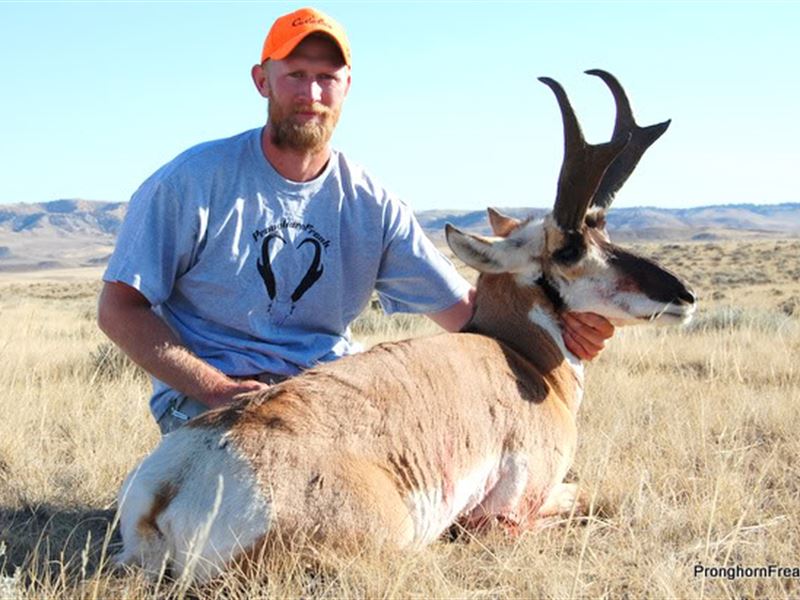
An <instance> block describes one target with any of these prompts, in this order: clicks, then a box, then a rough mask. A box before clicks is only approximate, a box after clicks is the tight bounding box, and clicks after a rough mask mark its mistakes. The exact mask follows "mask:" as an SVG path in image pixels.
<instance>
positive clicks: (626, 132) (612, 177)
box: [586, 69, 670, 209]
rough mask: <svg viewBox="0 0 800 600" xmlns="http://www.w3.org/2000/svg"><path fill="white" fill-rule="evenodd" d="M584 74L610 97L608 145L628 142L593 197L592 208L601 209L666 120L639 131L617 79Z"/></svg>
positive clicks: (604, 73) (595, 71)
mask: <svg viewBox="0 0 800 600" xmlns="http://www.w3.org/2000/svg"><path fill="white" fill-rule="evenodd" d="M586 73H587V74H588V75H594V76H596V77H599V78H600V79H602V80H603V82H604V83H605V84H606V85H607V86H608V88H609V89H610V90H611V94H612V95H613V96H614V103H615V104H616V107H617V116H616V119H615V121H614V133H613V135H612V138H611V139H612V141H613V140H619V139H622V138H624V137H626V136H627V137H629V138H630V141H629V142H628V144H627V146H626V147H625V149H624V150H623V151H622V152H621V153H620V155H619V156H618V157H617V158H616V160H614V162H613V163H612V164H611V166H609V168H608V170H607V171H606V173H605V175H604V176H603V179H602V181H601V182H600V185H599V187H598V188H597V192H596V193H595V195H594V200H593V202H592V204H593V205H594V206H598V207H600V208H604V209H605V208H608V207H609V206H610V205H611V203H612V202H613V201H614V196H615V195H616V193H617V192H618V191H619V189H620V188H621V187H622V186H623V184H624V183H625V182H626V181H627V180H628V177H630V175H631V173H633V170H634V169H635V168H636V165H637V164H639V160H640V159H641V158H642V156H643V155H644V153H645V151H646V150H647V149H648V148H649V147H650V146H651V145H652V144H653V142H655V141H656V140H657V139H658V138H659V137H661V136H662V135H663V133H664V132H665V131H666V130H667V127H669V124H670V121H669V120H667V121H664V122H663V123H658V124H656V125H650V126H648V127H640V126H639V125H637V124H636V120H635V119H634V118H633V110H632V109H631V104H630V101H629V100H628V95H627V94H626V93H625V89H624V88H623V87H622V85H621V84H620V82H619V81H618V80H617V78H616V77H614V76H613V75H612V74H611V73H609V72H608V71H603V70H602V69H590V70H588V71H586Z"/></svg>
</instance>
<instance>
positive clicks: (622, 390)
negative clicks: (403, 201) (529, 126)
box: [0, 240, 800, 599]
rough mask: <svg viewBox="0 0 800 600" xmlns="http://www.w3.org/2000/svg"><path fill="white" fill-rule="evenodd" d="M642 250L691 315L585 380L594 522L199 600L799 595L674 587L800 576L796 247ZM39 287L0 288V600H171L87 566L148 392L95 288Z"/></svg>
mask: <svg viewBox="0 0 800 600" xmlns="http://www.w3.org/2000/svg"><path fill="white" fill-rule="evenodd" d="M643 249H644V250H645V251H646V252H647V253H649V254H650V255H653V256H657V257H658V258H659V259H660V260H661V261H662V262H663V263H664V264H666V265H669V266H672V267H673V268H674V270H676V271H678V272H680V273H682V274H684V275H686V276H687V278H688V279H689V280H690V281H692V282H693V283H694V284H695V287H696V288H697V290H698V291H699V294H700V297H701V302H702V305H701V309H702V310H701V311H700V314H699V315H698V317H697V319H696V321H695V323H694V324H693V325H692V326H691V327H688V328H685V329H683V330H678V329H655V328H653V329H646V328H640V329H631V330H627V331H621V332H620V333H619V334H618V335H617V336H616V338H615V339H614V341H613V343H612V345H611V347H610V348H609V350H607V351H606V352H605V353H604V354H603V355H602V356H601V357H600V358H599V359H598V360H596V361H595V362H594V363H592V364H591V365H590V366H589V367H588V375H587V377H588V390H587V394H586V400H585V403H584V406H583V408H582V411H581V414H580V419H579V431H580V438H579V450H578V456H577V459H576V463H575V466H574V469H573V477H574V479H576V480H578V481H579V482H580V483H581V485H582V486H583V487H584V489H585V490H586V491H587V492H588V493H589V495H590V496H591V497H592V498H593V499H594V503H595V508H596V511H595V513H596V514H595V516H593V517H591V518H589V519H588V520H583V521H578V520H572V521H565V522H562V523H559V524H556V525H553V526H550V527H547V528H544V529H542V530H541V531H538V532H535V533H529V534H525V535H523V536H522V537H521V538H518V539H508V538H505V537H503V536H502V535H500V534H490V535H486V536H482V537H479V538H472V539H469V540H460V541H457V542H454V543H449V542H445V541H442V542H440V543H437V544H434V545H433V546H431V547H430V548H427V549H425V550H424V551H422V552H420V553H419V554H413V555H384V556H361V557H355V558H353V557H349V558H347V559H345V558H343V557H337V556H319V557H316V559H315V560H313V561H309V560H307V558H306V557H302V556H295V555H292V554H285V555H282V556H273V557H270V558H269V560H268V561H266V566H265V567H264V568H263V572H262V573H261V574H260V576H258V577H253V578H250V579H249V580H246V581H241V580H239V579H236V578H231V579H226V580H225V581H223V582H221V583H220V584H219V586H218V587H217V588H215V589H213V590H202V591H201V592H200V593H199V595H200V596H202V597H226V598H251V597H259V596H260V597H265V596H269V597H273V596H274V597H286V596H289V597H301V596H302V597H314V598H329V597H336V598H341V597H359V598H362V597H412V598H413V597H420V598H428V597H466V598H484V597H492V598H496V597H558V598H561V597H589V596H591V597H597V596H601V597H602V596H606V597H615V598H616V597H641V596H653V597H680V598H686V597H699V596H706V597H737V598H738V597H765V596H770V597H797V596H798V594H800V579H781V578H777V577H756V578H750V579H736V580H728V579H724V578H721V579H713V578H703V577H695V576H694V568H695V565H698V564H699V565H706V566H714V567H722V566H735V565H740V566H743V567H748V566H749V567H754V566H767V565H771V564H774V565H781V566H788V567H800V559H798V558H797V554H796V548H798V547H800V517H798V511H797V505H798V500H800V490H799V489H798V488H800V473H798V466H797V456H798V455H800V442H798V438H797V435H796V432H795V431H794V428H795V424H796V423H798V421H799V419H798V412H799V411H800V367H798V365H797V362H796V357H797V356H798V355H800V321H799V320H798V319H799V315H798V313H800V306H798V305H800V301H798V298H800V284H798V280H800V263H798V256H800V242H798V241H794V240H788V241H774V240H770V241H748V242H746V243H739V244H734V243H732V242H725V243H713V244H712V243H701V244H694V245H682V246H676V245H669V244H667V245H649V246H645V247H644V248H643ZM52 277H53V276H52V275H50V276H48V275H47V274H46V273H40V274H38V276H28V277H27V278H22V277H17V278H8V277H7V278H5V279H2V280H0V352H1V353H2V364H3V368H2V371H0V385H2V388H3V389H4V390H6V392H5V400H4V402H3V403H2V410H1V412H0V416H1V417H2V418H0V598H6V597H11V598H17V597H18V598H40V597H50V598H57V599H61V598H76V597H77V598H96V597H99V598H108V597H114V598H150V597H161V596H173V597H181V596H183V595H184V593H185V592H186V590H185V589H184V588H182V587H181V586H180V583H179V582H178V583H170V582H166V581H162V582H160V583H158V584H150V583H147V582H146V581H145V580H144V579H143V577H142V576H141V574H139V573H136V572H129V573H124V574H113V573H111V572H110V571H109V569H108V568H107V566H106V564H105V561H106V559H107V557H108V555H109V554H110V553H111V552H113V551H115V550H116V548H117V546H118V544H119V540H118V538H117V536H116V535H117V534H115V533H114V534H109V530H110V529H111V527H112V525H113V522H112V519H113V502H114V496H115V494H116V491H117V488H118V486H119V484H120V482H121V480H122V478H123V477H124V475H125V474H126V473H127V471H128V469H130V468H131V467H132V466H133V465H134V463H135V462H136V461H137V460H138V459H139V458H140V457H142V456H143V455H144V454H146V453H147V452H148V451H149V450H150V449H152V447H153V446H154V445H155V443H156V442H157V440H158V432H157V430H156V427H155V425H154V424H153V423H152V421H151V420H150V417H149V414H148V412H147V407H146V401H145V399H146V397H147V393H148V383H147V381H146V380H145V379H144V378H143V377H142V376H141V374H140V373H139V372H137V371H136V369H135V368H133V367H132V366H130V364H129V363H127V362H126V361H124V360H122V359H121V358H120V357H119V356H118V355H117V354H115V353H114V352H109V346H108V345H107V343H106V342H105V340H104V339H103V337H102V335H101V334H100V333H99V332H98V331H97V329H96V327H95V324H94V303H95V295H96V292H97V290H98V284H97V283H96V282H94V281H91V280H86V279H82V278H81V277H80V274H77V275H76V274H75V273H72V274H69V275H63V276H60V278H58V279H53V278H52ZM419 327H420V325H419V320H418V319H413V318H408V317H398V318H394V319H392V320H386V319H383V318H380V317H377V316H376V315H375V314H367V315H364V316H363V317H362V319H361V320H360V322H359V323H358V326H357V327H356V331H357V333H358V335H359V336H360V337H361V338H363V339H365V341H366V343H367V344H369V343H372V342H374V341H375V340H377V339H383V338H387V337H391V338H396V337H400V336H406V335H408V334H409V333H410V332H415V331H421V330H422V329H419ZM422 327H423V328H425V327H427V326H426V325H423V326H422ZM443 426H446V424H443Z"/></svg>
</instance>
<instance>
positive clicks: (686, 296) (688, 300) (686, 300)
mask: <svg viewBox="0 0 800 600" xmlns="http://www.w3.org/2000/svg"><path fill="white" fill-rule="evenodd" d="M678 300H680V301H681V302H682V303H683V304H694V303H695V302H697V296H695V295H694V292H693V291H692V290H690V289H689V288H683V289H682V290H681V291H680V292H678Z"/></svg>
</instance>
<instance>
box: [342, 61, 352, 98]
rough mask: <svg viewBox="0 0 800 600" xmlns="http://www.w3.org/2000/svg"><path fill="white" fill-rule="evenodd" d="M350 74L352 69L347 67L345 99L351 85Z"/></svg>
mask: <svg viewBox="0 0 800 600" xmlns="http://www.w3.org/2000/svg"><path fill="white" fill-rule="evenodd" d="M351 72H352V69H351V68H350V67H347V87H346V88H345V90H344V96H345V98H346V97H347V94H349V93H350V83H352V80H353V79H352V77H351V76H350V74H351Z"/></svg>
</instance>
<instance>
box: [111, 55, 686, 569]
mask: <svg viewBox="0 0 800 600" xmlns="http://www.w3.org/2000/svg"><path fill="white" fill-rule="evenodd" d="M588 73H589V74H591V75H596V76H598V77H600V78H601V79H602V80H603V81H604V82H605V83H606V84H607V85H608V87H609V88H610V89H611V91H612V93H613V96H614V98H615V101H616V105H617V117H616V125H615V128H614V132H613V136H612V139H611V141H610V142H608V143H605V144H599V145H589V144H587V143H586V142H585V140H584V138H583V134H582V133H581V129H580V126H579V124H578V121H577V119H576V117H575V114H574V112H573V110H572V108H571V106H570V104H569V101H568V99H567V96H566V94H565V92H564V90H563V88H562V87H561V86H560V85H559V84H558V83H557V82H555V81H553V80H552V79H547V78H542V79H541V81H542V82H544V83H545V84H547V85H548V86H549V87H550V88H551V89H552V90H553V92H554V93H555V95H556V98H557V100H558V104H559V106H560V109H561V113H562V118H563V124H564V133H565V156H564V163H563V166H562V169H561V173H560V176H559V183H558V189H557V196H556V201H555V205H554V208H553V211H552V213H551V214H549V215H548V216H546V217H545V218H544V219H541V220H535V221H534V220H528V221H523V222H519V221H516V220H513V219H511V218H508V217H505V216H503V215H501V214H500V213H498V212H496V211H492V210H490V211H489V218H490V222H491V224H492V228H493V230H494V233H495V235H494V236H493V237H479V236H473V235H467V234H465V233H462V232H460V231H459V230H457V229H456V228H454V227H451V226H448V227H447V231H446V232H447V241H448V244H449V245H450V247H451V248H452V250H453V252H455V254H456V255H457V256H458V257H459V258H461V259H462V260H463V261H464V262H465V263H467V264H468V265H471V266H472V267H474V268H475V269H477V270H478V271H480V272H481V275H480V277H479V279H478V283H477V296H476V311H475V314H474V317H473V319H472V321H471V322H470V323H469V325H468V326H467V327H466V329H465V331H463V332H461V333H457V334H441V335H438V336H433V337H430V338H422V339H413V340H407V341H403V342H399V343H388V344H382V345H379V346H376V347H375V348H373V349H372V350H370V351H368V352H365V353H363V354H360V355H357V356H352V357H348V358H344V359H341V360H339V361H337V362H335V363H332V364H327V365H324V366H321V367H318V368H315V369H313V370H310V371H308V372H307V373H305V374H304V375H302V376H299V377H297V378H295V379H292V380H289V381H286V382H284V383H282V384H280V385H276V386H274V387H272V388H270V389H269V390H267V391H265V392H263V393H258V394H257V395H253V396H251V397H250V398H249V399H248V400H246V401H244V402H242V403H240V404H238V405H235V406H231V407H228V408H224V409H217V410H213V411H210V412H208V413H206V414H204V415H201V416H200V417H197V418H196V419H194V420H192V421H190V422H189V423H188V424H187V425H186V426H185V427H183V428H182V429H179V430H177V431H175V432H173V433H171V434H169V435H167V436H165V437H164V438H163V440H162V441H161V443H160V445H159V446H158V447H157V448H156V449H155V451H154V452H153V453H152V454H151V455H150V456H148V457H147V458H145V459H144V461H143V462H142V463H141V464H140V465H139V466H138V467H137V468H136V469H134V470H133V471H132V472H131V474H130V475H129V476H128V478H127V479H126V481H125V483H124V485H123V487H122V490H121V491H120V495H119V507H120V508H119V510H120V519H121V530H122V537H123V542H124V549H123V551H122V553H121V554H120V556H119V557H118V560H119V562H121V563H123V564H141V565H143V566H144V567H145V568H146V569H147V570H149V571H151V572H158V571H159V569H161V568H162V566H163V565H164V564H165V561H168V563H169V564H170V566H171V568H172V571H173V573H174V574H175V575H177V576H181V575H183V576H185V577H188V578H189V579H190V580H192V581H195V582H198V581H207V580H209V579H211V578H213V577H215V576H217V575H218V574H220V573H221V572H222V571H223V570H225V569H226V568H228V567H230V566H232V565H233V564H238V563H239V561H242V560H249V559H252V557H254V556H258V555H259V553H260V552H264V551H268V549H269V548H273V546H272V544H273V543H274V541H275V540H276V539H279V540H281V541H285V540H291V539H293V538H296V537H297V536H301V537H303V538H304V539H307V540H311V541H312V542H314V543H321V544H332V545H334V546H335V545H340V544H341V545H347V544H349V543H354V544H361V543H363V542H366V541H369V542H370V543H378V544H388V545H392V546H396V547H411V548H414V547H420V546H422V545H424V544H428V543H430V542H432V541H434V540H436V539H437V538H438V537H439V536H440V535H441V534H442V532H443V531H444V530H445V529H446V528H448V527H449V526H450V525H451V524H453V523H454V522H460V523H461V524H463V525H464V526H465V527H467V528H470V527H478V526H486V525H490V524H492V523H498V524H502V525H504V526H508V527H510V528H511V529H512V530H516V531H519V530H524V529H525V528H528V527H530V526H531V525H532V524H533V523H535V521H536V520H537V519H539V518H541V517H543V516H546V515H550V514H556V513H558V512H563V511H564V510H569V508H570V507H571V506H572V503H573V501H574V499H575V497H576V490H575V488H574V486H571V485H567V484H564V483H562V479H563V477H564V475H565V474H566V472H567V470H568V469H569V467H570V464H571V462H572V458H573V454H574V451H575V443H576V425H575V419H576V413H577V411H578V408H579V406H580V403H581V400H582V394H583V370H582V366H581V363H580V361H578V360H577V359H576V358H575V357H574V356H573V355H572V354H571V353H570V352H569V351H568V350H567V349H566V347H565V346H564V343H563V341H562V336H561V333H560V330H559V312H560V311H562V310H578V311H592V312H595V313H599V314H601V315H604V316H606V317H607V318H608V319H610V320H611V321H612V322H614V323H615V324H618V325H622V324H635V323H644V322H652V321H658V322H665V323H680V322H684V321H687V320H688V319H689V318H690V317H691V315H692V313H693V311H694V308H695V298H694V295H693V294H692V292H691V291H690V290H689V288H687V286H686V285H685V284H684V283H682V282H681V280H680V279H678V278H677V277H676V276H675V275H673V274H671V273H670V272H668V271H667V270H665V269H663V268H662V267H660V266H658V265H657V264H655V263H653V262H651V261H649V260H647V259H645V258H642V257H639V256H637V255H635V254H633V253H631V252H629V251H626V250H623V249H621V248H619V247H618V246H615V245H614V244H612V243H611V242H610V241H609V238H608V235H607V234H606V231H605V226H604V213H605V211H606V209H607V208H608V207H609V204H610V203H611V200H612V199H613V196H614V194H615V193H616V192H617V190H618V189H619V188H620V187H621V185H622V184H623V183H624V181H625V180H626V179H627V178H628V176H629V175H630V173H631V172H632V171H633V169H634V167H635V166H636V164H637V162H638V161H639V159H640V158H641V156H642V154H643V153H644V151H645V150H646V149H647V147H648V146H649V145H650V144H652V143H653V142H654V141H655V140H656V139H657V138H658V137H659V136H660V135H661V134H662V133H663V132H664V131H665V130H666V128H667V126H668V124H669V122H665V123H661V124H658V125H654V126H650V127H644V128H642V127H639V126H638V125H636V123H635V122H634V119H633V115H632V112H631V108H630V105H629V103H628V99H627V98H626V96H625V92H624V91H623V89H622V87H621V86H620V85H619V83H618V82H617V81H616V79H614V77H613V76H612V75H610V74H609V73H606V72H604V71H599V70H594V71H588ZM265 549H266V550H265Z"/></svg>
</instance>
